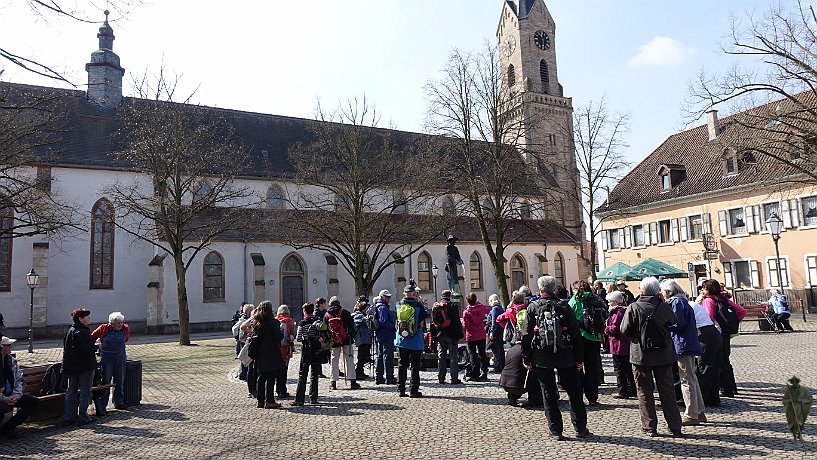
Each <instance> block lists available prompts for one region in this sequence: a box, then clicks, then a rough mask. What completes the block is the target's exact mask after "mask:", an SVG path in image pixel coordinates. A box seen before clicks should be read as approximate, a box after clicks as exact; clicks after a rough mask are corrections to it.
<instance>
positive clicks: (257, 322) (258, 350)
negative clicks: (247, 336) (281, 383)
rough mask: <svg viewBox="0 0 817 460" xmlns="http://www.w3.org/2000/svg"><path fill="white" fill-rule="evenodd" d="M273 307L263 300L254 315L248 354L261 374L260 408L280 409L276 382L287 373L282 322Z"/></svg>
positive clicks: (256, 370)
mask: <svg viewBox="0 0 817 460" xmlns="http://www.w3.org/2000/svg"><path fill="white" fill-rule="evenodd" d="M272 308H273V307H272V302H270V301H269V300H264V301H263V302H261V303H260V304H258V308H256V309H255V312H254V313H253V315H252V328H253V337H252V341H251V342H250V349H249V352H250V358H252V359H253V361H254V362H255V372H256V374H257V375H258V377H257V383H256V389H257V393H256V398H257V399H258V408H259V409H280V408H281V403H279V402H276V401H275V383H276V381H277V379H278V376H279V374H281V373H282V372H283V370H284V358H283V356H281V339H282V337H281V323H280V322H278V320H277V319H275V316H274V315H273V313H272Z"/></svg>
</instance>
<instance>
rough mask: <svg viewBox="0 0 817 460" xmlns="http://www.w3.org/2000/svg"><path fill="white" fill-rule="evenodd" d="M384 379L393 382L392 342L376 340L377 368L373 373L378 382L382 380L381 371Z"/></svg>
mask: <svg viewBox="0 0 817 460" xmlns="http://www.w3.org/2000/svg"><path fill="white" fill-rule="evenodd" d="M384 368H385V371H386V379H388V380H394V342H392V341H391V340H387V341H382V340H380V339H378V340H377V368H376V369H375V373H376V376H377V379H378V380H383V371H384Z"/></svg>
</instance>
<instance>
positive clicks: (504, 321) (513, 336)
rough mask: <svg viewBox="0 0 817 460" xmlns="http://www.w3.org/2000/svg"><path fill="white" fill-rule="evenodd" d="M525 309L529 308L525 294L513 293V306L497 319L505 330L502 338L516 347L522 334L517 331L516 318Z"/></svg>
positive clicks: (509, 306)
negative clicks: (518, 337)
mask: <svg viewBox="0 0 817 460" xmlns="http://www.w3.org/2000/svg"><path fill="white" fill-rule="evenodd" d="M525 308H527V303H526V302H525V294H523V293H521V292H519V291H513V294H512V295H511V304H510V305H508V308H506V309H505V312H504V313H502V314H500V315H499V316H498V317H497V322H498V323H499V325H500V326H502V328H503V329H504V332H503V336H502V337H503V340H504V341H505V342H506V343H509V344H511V345H514V344H515V343H516V342H517V336H521V334H519V333H518V331H517V320H516V317H517V316H518V315H519V312H520V311H523V310H524V309H525ZM523 315H524V314H523Z"/></svg>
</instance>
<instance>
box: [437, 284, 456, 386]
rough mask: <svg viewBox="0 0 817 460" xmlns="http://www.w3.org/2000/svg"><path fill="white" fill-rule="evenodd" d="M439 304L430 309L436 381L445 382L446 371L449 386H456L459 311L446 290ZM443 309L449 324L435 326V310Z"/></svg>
mask: <svg viewBox="0 0 817 460" xmlns="http://www.w3.org/2000/svg"><path fill="white" fill-rule="evenodd" d="M440 297H441V299H440V301H439V302H437V303H435V304H434V306H433V307H432V308H431V336H432V337H434V340H435V341H436V342H437V347H438V348H437V379H438V380H439V382H440V383H446V382H445V373H446V370H449V371H450V372H451V384H452V385H458V384H460V383H462V382H461V381H460V368H459V355H458V354H457V343H458V342H459V340H460V339H461V338H462V337H463V333H462V322H461V321H460V311H459V310H460V309H459V308H458V306H457V304H455V303H454V302H452V301H451V291H449V290H448V289H446V290H445V291H443V292H442V294H441V296H440ZM440 308H442V309H445V312H446V313H445V314H446V316H447V317H448V320H449V324H448V325H447V326H445V327H443V326H442V325H441V324H437V321H438V319H436V318H440V315H437V314H436V313H435V312H436V311H437V309H440Z"/></svg>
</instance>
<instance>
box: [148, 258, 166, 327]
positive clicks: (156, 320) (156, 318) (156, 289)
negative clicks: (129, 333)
mask: <svg viewBox="0 0 817 460" xmlns="http://www.w3.org/2000/svg"><path fill="white" fill-rule="evenodd" d="M164 260H165V256H164V255H157V256H154V257H153V260H151V261H150V263H149V264H148V285H147V312H145V319H146V330H147V331H148V333H151V332H154V331H158V330H160V329H161V326H162V324H164V320H165V315H166V313H165V310H164V304H163V302H162V299H163V297H164V296H163V289H164Z"/></svg>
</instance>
